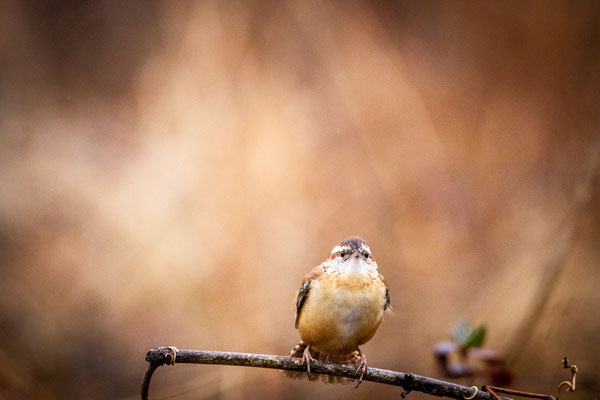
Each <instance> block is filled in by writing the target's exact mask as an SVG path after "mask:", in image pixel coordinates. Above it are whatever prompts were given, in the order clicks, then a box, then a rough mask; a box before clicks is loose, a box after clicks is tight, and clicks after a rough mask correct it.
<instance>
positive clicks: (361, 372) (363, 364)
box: [352, 349, 369, 389]
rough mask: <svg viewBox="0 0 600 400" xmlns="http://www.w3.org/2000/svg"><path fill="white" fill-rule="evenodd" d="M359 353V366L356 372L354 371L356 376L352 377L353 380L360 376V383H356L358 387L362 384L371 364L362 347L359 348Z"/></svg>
mask: <svg viewBox="0 0 600 400" xmlns="http://www.w3.org/2000/svg"><path fill="white" fill-rule="evenodd" d="M358 354H359V356H360V362H359V363H358V367H357V368H356V372H355V373H354V378H352V382H354V380H355V379H356V377H358V383H357V384H356V387H355V389H356V388H358V387H359V386H360V384H361V383H362V381H363V377H364V376H365V374H366V373H367V371H368V370H369V364H368V363H367V357H366V356H365V355H364V353H363V352H362V350H361V349H358Z"/></svg>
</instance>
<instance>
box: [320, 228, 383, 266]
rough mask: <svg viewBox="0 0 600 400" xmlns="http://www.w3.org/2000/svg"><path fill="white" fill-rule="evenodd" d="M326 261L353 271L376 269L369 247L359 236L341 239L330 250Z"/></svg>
mask: <svg viewBox="0 0 600 400" xmlns="http://www.w3.org/2000/svg"><path fill="white" fill-rule="evenodd" d="M328 261H329V263H330V264H331V265H334V266H336V267H338V268H341V269H346V270H348V271H353V272H361V271H363V270H365V269H366V270H377V263H376V262H375V260H374V259H373V255H372V254H371V249H369V246H368V245H367V242H365V241H364V240H363V239H362V238H361V237H359V236H350V237H347V238H346V239H344V240H342V241H341V242H340V243H339V244H338V245H337V246H335V247H334V248H333V249H332V250H331V253H330V254H329V258H328Z"/></svg>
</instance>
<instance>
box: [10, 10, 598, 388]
mask: <svg viewBox="0 0 600 400" xmlns="http://www.w3.org/2000/svg"><path fill="white" fill-rule="evenodd" d="M599 11H600V9H599V7H598V3H597V2H595V1H577V2H566V1H564V2H563V1H530V2H516V1H515V2H511V1H507V2H500V3H498V2H477V1H473V2H446V1H440V2H432V1H424V2H412V1H395V2H392V1H376V2H369V1H349V2H313V1H294V0H290V1H284V2H247V1H232V2H195V3H193V2H151V3H148V2H143V1H140V0H133V1H128V2H117V1H108V0H106V1H100V2H88V1H78V2H74V1H70V2H69V1H49V2H43V3H39V2H36V1H17V0H15V1H10V0H9V1H4V2H2V4H1V5H0V22H1V23H0V49H1V51H0V68H1V69H0V72H1V75H0V76H1V78H0V79H1V87H0V132H1V135H0V254H1V255H0V268H1V275H0V291H1V293H2V301H1V302H0V398H7V399H28V398H39V399H53V398H136V397H137V395H138V394H137V393H138V390H139V385H140V382H141V376H142V373H143V370H144V368H145V362H144V354H145V351H146V350H147V349H148V348H151V347H156V346H158V345H176V346H178V347H180V348H193V349H211V350H230V351H244V352H261V353H274V354H287V353H288V351H289V350H290V349H291V348H292V347H293V346H294V345H295V344H296V343H297V340H298V336H297V333H296V331H295V330H294V327H293V318H294V312H293V308H292V305H291V304H292V301H293V298H294V293H295V291H296V289H297V287H298V286H299V283H300V281H301V279H302V277H303V276H304V274H305V273H306V272H308V270H309V269H310V268H312V267H313V266H314V265H316V264H318V263H319V262H321V261H322V260H323V259H324V258H325V257H326V256H327V254H328V252H329V250H330V248H331V247H332V246H333V245H335V244H336V243H337V242H338V241H339V240H341V239H342V238H343V237H345V236H348V235H351V234H359V235H361V236H363V237H364V238H365V239H366V240H367V241H368V242H369V244H370V245H371V248H372V250H373V252H374V255H375V257H376V258H377V260H378V262H379V265H380V269H381V271H382V273H383V274H384V275H385V276H386V278H387V281H388V284H389V287H390V289H391V293H392V305H393V307H394V309H395V312H396V313H395V315H394V316H393V317H391V318H387V319H386V321H385V322H384V324H383V325H382V327H381V328H380V330H379V332H378V333H377V335H376V336H375V338H374V339H373V340H372V341H371V342H370V343H369V344H368V345H366V346H365V348H364V350H365V351H366V353H367V355H368V356H369V361H370V363H371V365H372V366H377V367H382V368H390V369H396V370H401V371H410V372H414V373H419V374H426V375H433V376H439V373H438V372H437V371H436V369H435V368H434V364H433V360H432V356H431V350H432V346H433V345H434V343H436V342H438V341H440V340H445V339H446V338H447V336H448V331H449V329H450V327H451V326H452V324H453V323H454V321H455V320H456V319H457V318H458V317H460V316H467V317H468V318H469V319H470V320H471V321H472V322H474V323H482V322H485V323H486V324H487V325H488V328H489V335H488V340H487V343H486V344H487V346H488V347H490V348H494V349H497V350H500V351H503V352H505V353H507V355H508V356H509V357H510V359H511V365H510V366H511V369H512V370H513V372H514V373H515V378H516V379H515V386H516V387H519V388H524V389H530V390H540V391H544V392H550V393H553V392H554V390H555V387H556V386H557V384H558V382H559V381H560V380H562V379H563V378H565V377H566V376H567V375H568V373H567V372H566V371H564V370H562V369H561V368H560V359H561V358H562V357H563V356H564V355H568V356H569V357H570V359H571V360H572V361H574V362H575V363H576V364H578V366H579V367H580V369H581V370H582V373H581V375H580V377H579V379H578V386H579V390H580V391H579V392H578V393H577V392H576V393H573V394H567V395H565V399H584V398H586V399H589V398H598V396H599V394H600V374H599V373H598V361H599V355H600V294H599V293H600V292H599V291H598V286H599V284H600V270H599V268H598V262H599V260H600V246H599V244H600V225H599V224H598V222H599V221H600V207H598V204H600V193H599V192H600V191H599V189H600V184H599V183H598V180H596V179H595V178H594V173H595V170H596V169H597V168H595V167H594V165H595V164H594V156H595V155H596V156H597V154H598V144H597V143H598V137H599V132H598V129H599V126H600V125H599V122H600V113H599V104H600V25H599V24H598V15H599ZM586 177H592V178H586ZM586 190H587V192H586ZM586 193H588V194H589V196H587V197H586ZM577 210H579V212H578V211H577ZM545 289H546V293H547V294H548V296H547V299H546V300H545V301H542V302H541V304H543V307H540V308H539V309H535V310H534V311H532V310H533V308H532V307H534V306H535V304H536V302H539V299H540V294H541V295H542V296H543V294H544V290H545ZM527 321H530V322H531V324H530V325H531V326H530V327H529V328H527V329H526V331H527V332H525V333H523V326H527V325H526V323H527ZM523 337H525V338H527V340H526V341H522V340H521V339H522V338H523ZM461 383H464V384H473V382H468V381H462V382H461ZM474 383H475V384H479V385H480V384H483V383H485V382H481V381H476V382H474ZM399 394H400V390H399V389H398V388H388V387H383V386H381V385H376V384H372V383H364V384H363V385H362V386H361V387H360V389H359V390H354V389H353V388H352V387H351V386H339V385H323V384H320V383H306V382H297V381H287V380H284V379H283V378H282V377H281V376H280V375H279V374H277V373H276V372H273V371H263V370H258V369H243V368H234V367H209V366H182V365H180V366H177V367H175V368H162V369H161V370H159V371H158V372H157V374H156V376H155V378H154V379H153V386H152V388H151V395H152V397H154V398H156V399H166V398H177V399H179V398H182V399H183V398H222V399H238V398H265V397H268V398H284V397H285V398H307V397H311V398H312V397H316V396H326V397H327V398H341V397H344V398H346V397H347V398H369V397H371V398H372V397H373V396H377V397H378V398H398V396H399ZM409 398H415V399H417V398H426V397H425V396H420V395H419V394H417V393H411V394H410V395H409Z"/></svg>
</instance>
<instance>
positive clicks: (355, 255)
mask: <svg viewBox="0 0 600 400" xmlns="http://www.w3.org/2000/svg"><path fill="white" fill-rule="evenodd" d="M352 255H353V256H354V258H360V251H358V250H356V251H355V252H354V253H352Z"/></svg>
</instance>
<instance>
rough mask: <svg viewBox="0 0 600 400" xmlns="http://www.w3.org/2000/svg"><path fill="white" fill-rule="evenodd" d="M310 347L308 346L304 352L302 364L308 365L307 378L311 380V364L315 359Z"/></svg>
mask: <svg viewBox="0 0 600 400" xmlns="http://www.w3.org/2000/svg"><path fill="white" fill-rule="evenodd" d="M309 348H310V346H306V348H305V349H304V351H303V352H302V364H306V376H308V377H309V378H310V362H311V361H315V359H314V358H313V357H312V356H311V355H310V349H309Z"/></svg>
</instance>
